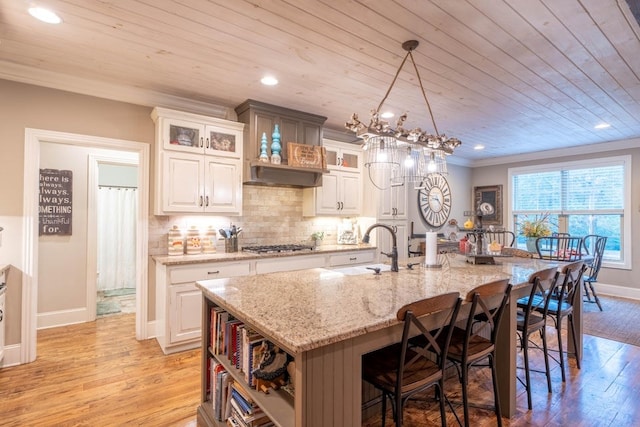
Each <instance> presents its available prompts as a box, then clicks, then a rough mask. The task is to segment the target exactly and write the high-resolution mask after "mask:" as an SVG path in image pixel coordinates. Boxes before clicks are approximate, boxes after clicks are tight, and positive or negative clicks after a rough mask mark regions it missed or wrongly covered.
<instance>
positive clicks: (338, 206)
mask: <svg viewBox="0 0 640 427" xmlns="http://www.w3.org/2000/svg"><path fill="white" fill-rule="evenodd" d="M336 210H340V202H336Z"/></svg>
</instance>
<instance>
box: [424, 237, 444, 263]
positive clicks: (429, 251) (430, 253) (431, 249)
mask: <svg viewBox="0 0 640 427" xmlns="http://www.w3.org/2000/svg"><path fill="white" fill-rule="evenodd" d="M424 252H425V267H426V268H440V267H442V266H441V265H440V264H438V233H436V232H433V231H428V232H427V234H426V236H425V245H424Z"/></svg>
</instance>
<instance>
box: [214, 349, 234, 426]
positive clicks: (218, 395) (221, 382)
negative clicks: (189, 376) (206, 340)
mask: <svg viewBox="0 0 640 427" xmlns="http://www.w3.org/2000/svg"><path fill="white" fill-rule="evenodd" d="M211 362H212V368H211V384H212V390H211V403H212V405H213V414H214V417H215V419H216V420H218V421H222V420H223V418H222V417H223V408H224V407H225V406H223V405H225V404H226V399H223V396H224V395H225V394H226V392H225V390H224V388H225V384H226V387H228V384H229V378H230V376H229V373H228V372H227V371H226V370H225V369H224V367H223V366H222V365H221V364H220V363H218V362H217V361H215V359H211Z"/></svg>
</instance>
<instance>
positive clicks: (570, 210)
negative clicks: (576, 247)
mask: <svg viewBox="0 0 640 427" xmlns="http://www.w3.org/2000/svg"><path fill="white" fill-rule="evenodd" d="M509 181H510V188H509V201H510V203H509V206H510V211H511V212H510V215H509V221H510V224H509V226H510V228H511V229H512V230H514V231H515V233H516V235H517V236H518V239H517V246H518V247H519V248H522V249H525V248H526V238H525V237H524V236H520V235H519V232H520V230H519V224H520V222H521V221H522V220H523V219H525V217H529V218H531V217H532V216H535V215H541V214H549V218H550V223H551V228H552V231H554V232H558V233H569V234H570V235H572V236H586V235H587V234H598V235H601V236H607V246H606V248H605V253H604V261H603V262H604V263H606V264H607V266H608V267H618V268H630V267H631V265H630V264H631V247H630V242H629V241H628V240H629V239H625V233H626V234H627V235H629V234H630V230H631V224H630V218H631V214H630V211H629V209H630V208H631V190H630V187H631V185H630V184H631V157H630V156H621V157H609V158H601V159H592V160H581V161H576V162H568V163H561V164H560V163H558V164H549V165H538V166H527V167H522V168H511V169H509ZM625 230H626V232H625Z"/></svg>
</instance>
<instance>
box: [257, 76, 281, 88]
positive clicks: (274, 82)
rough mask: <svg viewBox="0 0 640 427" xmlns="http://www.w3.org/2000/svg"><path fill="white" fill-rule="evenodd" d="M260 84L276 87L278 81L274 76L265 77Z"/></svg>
mask: <svg viewBox="0 0 640 427" xmlns="http://www.w3.org/2000/svg"><path fill="white" fill-rule="evenodd" d="M260 83H262V84H263V85H265V86H275V85H277V84H278V79H276V78H275V77H273V76H264V77H263V78H262V79H261V80H260Z"/></svg>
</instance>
